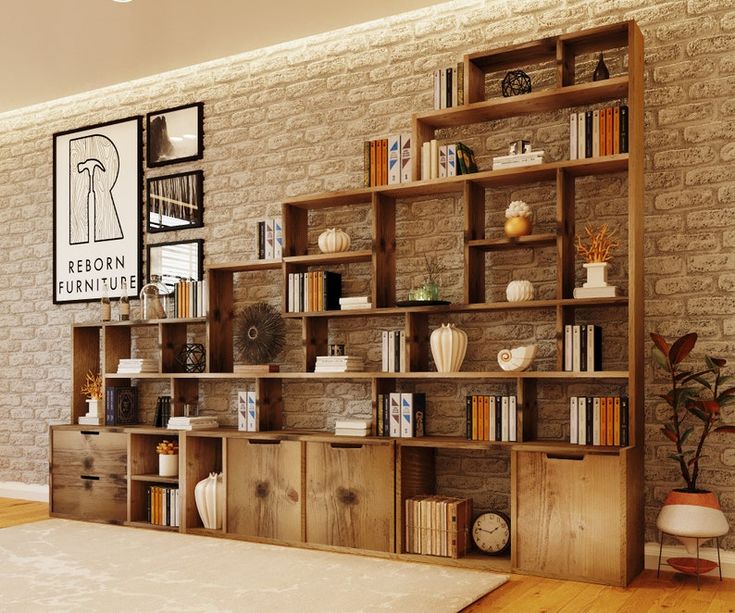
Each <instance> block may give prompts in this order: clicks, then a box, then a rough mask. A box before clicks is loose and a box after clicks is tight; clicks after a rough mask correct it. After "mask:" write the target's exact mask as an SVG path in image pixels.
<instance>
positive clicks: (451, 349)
mask: <svg viewBox="0 0 735 613" xmlns="http://www.w3.org/2000/svg"><path fill="white" fill-rule="evenodd" d="M429 344H430V346H431V355H432V356H433V357H434V364H436V369H437V371H439V372H457V371H458V370H459V368H460V366H462V361H463V360H464V356H465V353H466V352H467V333H466V332H465V331H464V330H460V329H459V328H457V327H455V325H454V324H442V325H441V328H437V329H436V330H434V331H433V332H432V333H431V337H430V338H429Z"/></svg>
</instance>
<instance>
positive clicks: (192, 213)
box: [146, 170, 204, 232]
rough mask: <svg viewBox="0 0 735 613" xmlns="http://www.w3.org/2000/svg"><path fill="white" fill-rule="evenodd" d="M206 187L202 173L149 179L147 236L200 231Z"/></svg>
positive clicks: (197, 171) (185, 173) (196, 172)
mask: <svg viewBox="0 0 735 613" xmlns="http://www.w3.org/2000/svg"><path fill="white" fill-rule="evenodd" d="M203 184H204V173H203V172H202V171H201V170H195V171H194V172H181V173H179V174H175V175H167V176H165V177H155V178H153V179H148V181H147V188H148V189H147V190H146V191H147V196H148V197H147V200H148V216H147V220H148V232H166V231H168V230H182V229H184V228H200V227H201V226H202V225H203V224H204V219H203V213H204V194H203V192H202V186H203Z"/></svg>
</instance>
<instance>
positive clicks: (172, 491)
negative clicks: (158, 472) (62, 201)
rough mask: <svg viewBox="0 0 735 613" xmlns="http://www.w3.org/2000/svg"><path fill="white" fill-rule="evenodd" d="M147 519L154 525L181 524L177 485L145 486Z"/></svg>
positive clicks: (175, 525) (177, 525)
mask: <svg viewBox="0 0 735 613" xmlns="http://www.w3.org/2000/svg"><path fill="white" fill-rule="evenodd" d="M146 503H147V507H148V508H147V519H148V523H150V524H153V525H154V526H173V527H176V528H178V527H179V526H180V525H181V524H180V521H179V517H180V511H181V509H180V500H179V488H178V487H165V486H160V485H151V486H149V487H147V488H146Z"/></svg>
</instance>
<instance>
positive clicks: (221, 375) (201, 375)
mask: <svg viewBox="0 0 735 613" xmlns="http://www.w3.org/2000/svg"><path fill="white" fill-rule="evenodd" d="M276 374H278V373H276ZM258 376H259V375H257V374H255V373H253V374H249V375H246V374H239V373H232V372H143V373H138V374H126V373H116V372H112V373H105V378H106V379H153V380H156V379H158V380H161V379H255V378H256V377H258Z"/></svg>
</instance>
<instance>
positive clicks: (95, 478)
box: [81, 475, 100, 481]
mask: <svg viewBox="0 0 735 613" xmlns="http://www.w3.org/2000/svg"><path fill="white" fill-rule="evenodd" d="M81 478H82V479H85V480H86V481H99V480H100V478H99V477H95V476H94V475H82V476H81Z"/></svg>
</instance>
